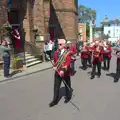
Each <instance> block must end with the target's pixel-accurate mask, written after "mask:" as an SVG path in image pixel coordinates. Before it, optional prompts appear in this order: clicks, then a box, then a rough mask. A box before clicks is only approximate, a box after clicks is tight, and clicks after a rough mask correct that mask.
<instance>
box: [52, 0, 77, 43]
mask: <svg viewBox="0 0 120 120" xmlns="http://www.w3.org/2000/svg"><path fill="white" fill-rule="evenodd" d="M52 7H53V9H54V10H55V12H54V15H53V17H52V18H53V19H56V20H53V19H52V20H51V24H55V25H56V26H57V29H59V30H57V31H56V32H57V33H56V34H57V35H56V36H57V37H58V38H61V37H63V38H66V39H69V40H71V41H75V40H76V39H77V15H76V14H75V12H77V8H76V4H75V3H74V0H53V2H52ZM51 12H52V14H53V11H51ZM55 17H56V18H55ZM58 27H60V28H58Z"/></svg>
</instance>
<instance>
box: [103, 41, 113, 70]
mask: <svg viewBox="0 0 120 120" xmlns="http://www.w3.org/2000/svg"><path fill="white" fill-rule="evenodd" d="M103 48H104V49H103V63H104V70H107V71H109V69H110V60H111V58H112V55H111V53H112V48H111V46H110V42H109V41H106V44H105V45H104V46H103Z"/></svg>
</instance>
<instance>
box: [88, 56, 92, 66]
mask: <svg viewBox="0 0 120 120" xmlns="http://www.w3.org/2000/svg"><path fill="white" fill-rule="evenodd" d="M88 64H89V65H91V64H92V63H91V55H90V54H89V55H88Z"/></svg>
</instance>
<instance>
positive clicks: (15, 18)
mask: <svg viewBox="0 0 120 120" xmlns="http://www.w3.org/2000/svg"><path fill="white" fill-rule="evenodd" d="M9 15H10V18H11V24H19V11H18V10H11V11H10V13H9Z"/></svg>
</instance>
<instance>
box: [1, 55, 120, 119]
mask: <svg viewBox="0 0 120 120" xmlns="http://www.w3.org/2000/svg"><path fill="white" fill-rule="evenodd" d="M80 66H81V64H80V60H77V62H76V70H77V73H76V74H75V76H73V77H72V78H71V79H72V88H73V89H74V91H73V93H74V95H75V96H74V97H73V99H72V100H71V102H72V103H73V104H74V105H76V106H77V107H79V109H80V111H78V110H77V109H76V107H75V106H74V105H73V104H71V103H70V102H69V103H68V104H65V103H64V97H62V99H61V100H60V102H59V103H58V105H56V106H55V107H53V108H49V106H48V104H49V103H50V102H51V101H52V98H53V82H54V80H53V77H54V76H53V75H54V74H53V73H54V71H53V70H46V71H43V72H40V73H37V74H32V75H29V76H26V77H22V78H19V79H15V80H11V81H10V82H3V83H1V84H0V120H120V81H119V82H118V83H114V82H113V77H111V76H109V75H106V74H109V73H112V74H113V73H115V68H116V59H115V57H113V58H112V61H111V69H110V71H109V72H107V71H102V76H101V77H100V78H97V77H96V78H95V79H93V80H91V79H90V75H89V72H90V71H91V68H88V69H87V71H83V70H82V69H80V68H79V67H80ZM63 87H64V85H63V84H62V86H61V93H60V94H61V95H64V88H63Z"/></svg>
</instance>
